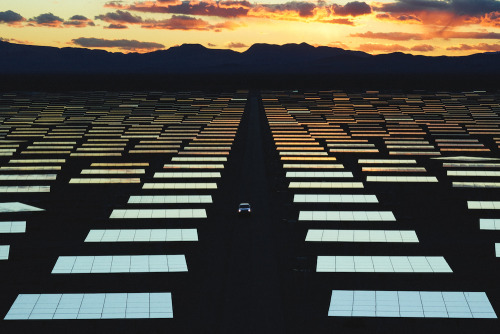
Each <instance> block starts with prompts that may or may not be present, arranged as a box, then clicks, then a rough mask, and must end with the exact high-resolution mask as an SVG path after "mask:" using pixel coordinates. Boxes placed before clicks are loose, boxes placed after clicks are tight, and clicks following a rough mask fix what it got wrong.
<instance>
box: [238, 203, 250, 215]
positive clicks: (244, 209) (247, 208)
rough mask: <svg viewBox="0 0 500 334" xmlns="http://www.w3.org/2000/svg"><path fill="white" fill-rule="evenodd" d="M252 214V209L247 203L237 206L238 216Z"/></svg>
mask: <svg viewBox="0 0 500 334" xmlns="http://www.w3.org/2000/svg"><path fill="white" fill-rule="evenodd" d="M250 212H252V209H250V204H248V203H240V205H239V206H238V213H240V214H248V213H250Z"/></svg>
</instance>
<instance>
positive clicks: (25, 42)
mask: <svg viewBox="0 0 500 334" xmlns="http://www.w3.org/2000/svg"><path fill="white" fill-rule="evenodd" d="M0 42H9V43H15V44H33V42H30V41H23V40H20V39H15V38H3V37H0Z"/></svg>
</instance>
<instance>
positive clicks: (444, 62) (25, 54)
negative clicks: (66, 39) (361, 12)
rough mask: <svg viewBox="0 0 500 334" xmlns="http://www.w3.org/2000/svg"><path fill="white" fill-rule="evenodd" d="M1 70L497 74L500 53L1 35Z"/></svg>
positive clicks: (44, 71) (102, 72)
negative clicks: (63, 44)
mask: <svg viewBox="0 0 500 334" xmlns="http://www.w3.org/2000/svg"><path fill="white" fill-rule="evenodd" d="M0 73H3V74H11V75H12V74H23V75H27V74H147V75H150V74H155V75H157V74H176V75H182V74H190V75H192V74H221V75H227V74H253V75H254V74H266V75H269V74H308V75H310V74H321V75H325V74H343V75H346V74H351V73H352V74H426V73H428V74H433V75H436V74H440V73H443V74H460V73H463V74H468V75H474V74H488V75H492V74H500V53H499V52H491V53H479V54H474V55H470V56H461V57H448V56H439V57H428V56H415V55H411V54H405V53H400V52H396V53H389V54H382V55H370V54H368V53H365V52H361V51H350V50H343V49H340V48H334V47H326V46H319V47H314V46H311V45H309V44H306V43H302V44H285V45H271V44H254V45H252V46H251V47H250V48H249V49H248V50H246V51H244V52H236V51H232V50H224V49H210V48H206V47H204V46H202V45H199V44H183V45H181V46H175V47H171V48H169V49H166V50H160V51H154V52H149V53H119V52H108V51H103V50H90V49H82V48H69V47H68V48H55V47H46V46H32V45H21V44H13V43H9V42H3V41H0Z"/></svg>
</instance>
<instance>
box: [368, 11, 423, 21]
mask: <svg viewBox="0 0 500 334" xmlns="http://www.w3.org/2000/svg"><path fill="white" fill-rule="evenodd" d="M375 17H376V18H377V19H379V20H390V21H400V22H409V23H411V22H413V23H419V22H422V20H421V19H420V18H418V17H416V16H415V15H392V14H388V13H383V14H377V15H376V16H375Z"/></svg>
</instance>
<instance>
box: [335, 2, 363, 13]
mask: <svg viewBox="0 0 500 334" xmlns="http://www.w3.org/2000/svg"><path fill="white" fill-rule="evenodd" d="M332 9H333V11H334V12H335V14H336V15H340V16H348V15H350V16H360V15H366V14H370V13H371V12H372V8H371V7H370V6H369V5H368V4H367V3H365V2H360V1H354V2H348V3H346V4H345V5H344V6H341V5H335V4H334V5H332Z"/></svg>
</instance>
